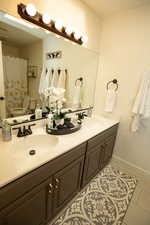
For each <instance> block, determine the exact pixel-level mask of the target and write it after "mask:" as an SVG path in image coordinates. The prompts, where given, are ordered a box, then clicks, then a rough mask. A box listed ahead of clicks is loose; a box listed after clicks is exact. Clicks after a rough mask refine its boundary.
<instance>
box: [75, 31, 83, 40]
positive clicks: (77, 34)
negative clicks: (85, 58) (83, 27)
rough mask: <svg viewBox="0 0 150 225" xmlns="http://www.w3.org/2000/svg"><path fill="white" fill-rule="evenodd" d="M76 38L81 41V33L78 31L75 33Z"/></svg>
mask: <svg viewBox="0 0 150 225" xmlns="http://www.w3.org/2000/svg"><path fill="white" fill-rule="evenodd" d="M74 37H75V39H77V40H79V39H80V37H81V34H80V32H79V31H76V32H75V33H74Z"/></svg>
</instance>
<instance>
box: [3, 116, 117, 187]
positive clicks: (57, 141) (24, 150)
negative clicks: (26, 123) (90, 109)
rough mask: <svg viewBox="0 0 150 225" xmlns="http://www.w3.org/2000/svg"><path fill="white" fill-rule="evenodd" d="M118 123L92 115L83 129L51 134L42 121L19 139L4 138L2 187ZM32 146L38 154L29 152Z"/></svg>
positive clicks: (14, 136) (86, 119) (85, 122)
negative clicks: (58, 134) (69, 132)
mask: <svg viewBox="0 0 150 225" xmlns="http://www.w3.org/2000/svg"><path fill="white" fill-rule="evenodd" d="M118 122H119V121H114V120H109V119H106V118H103V117H97V116H94V117H92V118H85V119H84V122H83V125H82V128H81V129H80V130H79V131H77V132H75V133H73V134H69V135H60V136H53V135H48V134H46V131H45V125H44V126H43V124H42V125H41V124H40V125H39V124H38V125H37V126H35V128H34V130H33V134H32V135H30V136H27V137H23V138H17V137H16V134H15V135H13V137H12V140H11V141H9V142H3V141H2V139H1V137H0V188H1V187H3V186H5V185H6V184H8V183H10V182H12V181H14V180H16V179H17V178H19V177H21V176H23V175H25V174H27V173H29V172H30V171H32V170H34V169H36V168H38V167H40V166H42V165H44V164H45V163H47V162H49V161H50V160H52V159H54V158H56V157H58V156H60V155H62V154H63V153H65V152H67V151H69V150H71V149H72V148H74V147H76V146H77V145H80V144H81V143H83V142H85V141H87V140H88V139H90V138H92V137H94V136H95V135H97V134H98V133H100V132H102V131H104V130H106V129H108V128H110V127H112V126H113V125H115V124H117V123H118ZM42 123H43V122H42ZM39 135H42V136H39ZM42 138H43V139H42ZM45 140H47V141H45ZM38 143H39V144H38ZM51 143H52V145H51ZM31 149H35V150H36V154H35V155H34V156H31V155H29V151H30V150H31Z"/></svg>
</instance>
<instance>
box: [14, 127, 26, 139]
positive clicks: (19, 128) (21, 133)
mask: <svg viewBox="0 0 150 225" xmlns="http://www.w3.org/2000/svg"><path fill="white" fill-rule="evenodd" d="M13 130H18V134H17V137H23V136H24V135H23V132H22V131H21V127H16V128H13Z"/></svg>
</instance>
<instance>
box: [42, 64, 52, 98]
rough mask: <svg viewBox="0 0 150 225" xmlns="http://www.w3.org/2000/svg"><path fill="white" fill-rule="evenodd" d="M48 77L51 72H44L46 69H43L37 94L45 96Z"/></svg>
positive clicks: (48, 85) (48, 83)
mask: <svg viewBox="0 0 150 225" xmlns="http://www.w3.org/2000/svg"><path fill="white" fill-rule="evenodd" d="M50 76H51V70H48V71H47V72H46V68H45V67H43V70H42V73H41V78H40V85H39V94H40V95H45V91H46V90H47V88H49V87H50Z"/></svg>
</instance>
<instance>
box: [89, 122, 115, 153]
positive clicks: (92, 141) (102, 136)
mask: <svg viewBox="0 0 150 225" xmlns="http://www.w3.org/2000/svg"><path fill="white" fill-rule="evenodd" d="M117 129H118V125H115V126H113V127H111V128H109V129H108V130H106V131H104V132H102V133H101V134H98V135H97V136H95V137H93V138H91V139H90V140H89V141H88V147H87V150H88V151H90V150H92V148H93V147H95V146H97V145H99V144H100V143H101V142H102V141H103V140H105V139H106V138H108V137H109V136H115V135H116V134H117Z"/></svg>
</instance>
